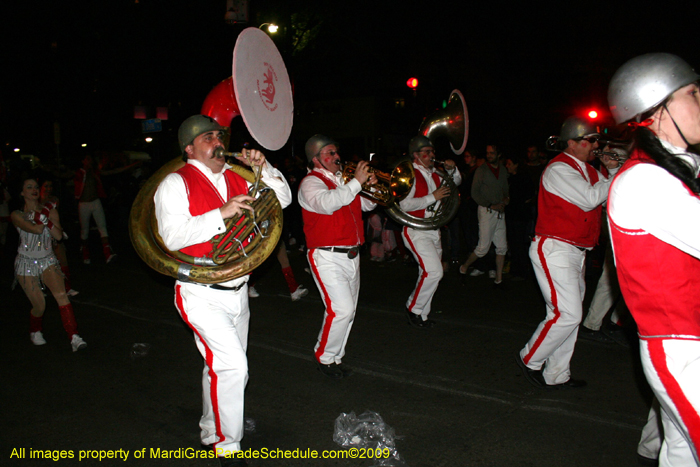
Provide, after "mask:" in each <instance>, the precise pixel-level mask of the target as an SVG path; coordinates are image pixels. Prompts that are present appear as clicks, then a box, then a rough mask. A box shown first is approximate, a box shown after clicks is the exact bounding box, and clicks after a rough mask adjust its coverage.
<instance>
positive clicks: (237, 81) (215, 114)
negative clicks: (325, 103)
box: [129, 28, 294, 284]
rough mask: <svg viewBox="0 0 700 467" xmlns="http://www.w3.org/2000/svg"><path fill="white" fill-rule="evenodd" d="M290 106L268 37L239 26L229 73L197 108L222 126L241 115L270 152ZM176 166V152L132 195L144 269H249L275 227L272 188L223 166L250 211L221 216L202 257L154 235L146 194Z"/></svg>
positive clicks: (190, 277)
mask: <svg viewBox="0 0 700 467" xmlns="http://www.w3.org/2000/svg"><path fill="white" fill-rule="evenodd" d="M293 110H294V108H293V103H292V91H291V86H290V82H289V76H288V75H287V69H286V67H285V66H284V61H283V60H282V57H281V55H280V54H279V52H278V51H277V48H276V47H275V45H274V43H273V42H272V39H270V38H269V36H268V35H267V34H265V33H264V32H263V31H261V30H259V29H257V28H247V29H245V30H243V31H242V32H241V34H240V35H239V36H238V39H237V41H236V45H235V47H234V51H233V63H232V75H231V77H230V78H228V79H226V80H224V81H222V82H220V83H219V84H218V85H217V86H216V87H214V89H212V91H211V92H210V93H209V95H207V97H206V99H205V100H204V104H203V105H202V109H201V113H202V114H203V115H208V116H210V117H212V118H213V119H214V120H216V121H217V122H218V123H219V125H221V126H222V127H226V128H229V127H230V125H231V121H232V120H233V118H235V117H237V116H241V117H242V118H243V121H244V123H245V125H246V127H247V128H248V131H249V132H250V134H251V136H252V137H253V138H254V139H255V140H256V141H257V142H258V143H259V144H260V145H261V146H262V147H264V148H265V149H268V150H271V151H276V150H278V149H280V148H281V147H282V146H284V144H285V143H286V142H287V139H288V138H289V135H290V133H291V128H292V119H293ZM220 152H221V154H219V156H226V155H228V156H233V157H236V153H227V154H224V153H226V151H220ZM239 154H240V153H239ZM239 157H240V156H239ZM184 164H185V162H183V161H182V159H181V158H180V157H178V158H176V159H173V160H172V161H170V162H169V163H167V164H166V165H164V166H163V167H161V168H160V169H159V170H158V171H157V172H156V173H155V174H154V175H153V176H152V177H151V178H149V179H148V180H147V181H146V183H145V184H144V185H143V187H142V188H141V190H140V191H139V193H138V195H137V196H136V199H135V200H134V204H133V206H132V208H131V214H130V216H129V235H130V237H131V241H132V243H133V245H134V248H135V250H136V252H137V253H138V255H139V256H140V257H141V259H143V261H144V262H145V263H146V264H147V265H148V266H150V267H151V268H153V269H155V270H156V271H158V272H160V273H162V274H165V275H169V276H172V277H175V278H177V279H178V280H181V281H193V282H199V283H204V284H216V283H221V282H226V281H229V280H231V279H235V278H237V277H241V276H244V275H246V274H248V273H250V271H252V270H253V269H255V268H256V267H257V266H259V265H260V264H262V263H263V262H264V261H265V259H267V257H268V256H269V255H270V254H271V253H272V251H274V249H275V247H276V245H277V242H278V240H279V238H280V236H281V233H282V207H281V205H280V203H279V200H278V199H277V196H276V195H275V193H274V191H273V190H272V189H270V188H269V187H267V186H265V184H264V183H263V182H262V181H260V177H259V172H258V175H257V176H256V175H255V174H254V173H253V172H251V171H250V170H249V169H248V168H244V167H242V166H241V165H232V167H231V169H230V170H232V171H233V172H235V173H237V174H238V175H240V176H241V177H243V178H244V179H245V180H246V181H247V182H248V184H249V185H250V190H249V194H250V195H251V196H253V197H254V198H255V200H254V201H252V202H251V206H252V207H253V209H254V213H252V214H251V213H250V212H249V211H247V210H245V211H244V213H243V214H242V215H241V216H237V217H234V218H231V219H226V221H225V224H226V228H227V229H226V232H225V233H223V234H221V235H217V236H215V237H214V238H212V239H211V240H210V242H211V243H212V247H213V251H212V254H211V255H209V256H206V257H202V258H196V257H192V256H188V255H185V254H184V253H182V252H180V251H170V250H169V249H168V248H167V247H165V245H164V244H163V240H162V238H161V237H160V235H159V234H158V222H157V219H156V217H155V206H154V203H153V196H154V194H155V191H156V189H157V188H158V185H160V183H161V181H162V180H163V179H164V178H165V177H166V176H167V175H169V174H170V173H172V172H175V171H177V170H179V169H180V168H181V167H182V166H183V165H184ZM258 170H259V167H258Z"/></svg>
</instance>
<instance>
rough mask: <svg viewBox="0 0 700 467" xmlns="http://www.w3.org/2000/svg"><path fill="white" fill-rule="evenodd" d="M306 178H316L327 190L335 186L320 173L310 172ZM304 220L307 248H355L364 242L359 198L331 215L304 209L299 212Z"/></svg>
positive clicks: (335, 186) (333, 188)
mask: <svg viewBox="0 0 700 467" xmlns="http://www.w3.org/2000/svg"><path fill="white" fill-rule="evenodd" d="M307 177H318V178H320V179H321V180H322V181H323V183H325V184H326V186H327V187H328V189H329V190H335V189H336V188H338V187H337V185H336V184H335V183H333V182H332V181H330V180H328V179H327V178H326V177H324V176H323V175H322V174H321V173H319V172H317V171H312V172H311V173H309V174H308V175H307ZM300 186H301V184H300ZM301 215H302V218H303V220H304V235H305V236H306V246H307V248H309V249H311V248H318V247H322V246H355V245H362V244H363V243H364V241H365V229H364V223H363V221H362V204H361V200H360V197H359V196H356V197H355V199H354V200H353V201H352V203H350V204H348V205H347V206H343V207H342V208H340V209H338V210H337V211H335V212H334V213H333V214H330V215H329V214H318V213H316V212H311V211H308V210H306V209H302V210H301Z"/></svg>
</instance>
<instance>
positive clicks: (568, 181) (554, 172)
mask: <svg viewBox="0 0 700 467" xmlns="http://www.w3.org/2000/svg"><path fill="white" fill-rule="evenodd" d="M564 155H566V156H568V157H570V158H571V159H572V160H574V161H575V162H576V163H577V164H578V165H579V166H580V167H581V171H582V172H583V174H584V177H585V179H584V178H581V173H580V172H579V171H578V170H576V169H574V168H573V167H571V166H570V165H568V164H565V163H563V162H554V163H552V164H550V165H549V166H548V167H547V168H546V169H545V171H544V173H543V174H542V186H543V187H544V189H545V190H547V191H548V192H550V193H552V194H553V195H556V196H559V197H560V198H563V199H565V200H566V201H568V202H570V203H571V204H573V205H575V206H577V207H579V208H581V209H582V210H584V211H586V212H588V211H592V210H593V209H595V208H597V207H598V206H600V205H601V204H602V203H603V202H605V200H606V199H607V198H608V189H609V188H610V182H611V181H612V178H613V176H614V175H615V174H616V173H617V171H618V168H614V169H610V171H609V172H610V177H609V178H606V177H604V176H603V174H601V173H600V172H598V182H597V183H596V184H595V185H591V182H590V180H589V179H588V170H586V163H585V162H581V161H580V160H579V159H577V158H575V157H574V156H572V155H571V154H567V153H564Z"/></svg>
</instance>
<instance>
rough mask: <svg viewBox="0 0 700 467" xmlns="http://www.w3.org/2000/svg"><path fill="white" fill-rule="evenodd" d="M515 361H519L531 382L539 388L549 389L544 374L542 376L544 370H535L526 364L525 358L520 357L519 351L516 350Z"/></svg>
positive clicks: (524, 373) (526, 377)
mask: <svg viewBox="0 0 700 467" xmlns="http://www.w3.org/2000/svg"><path fill="white" fill-rule="evenodd" d="M515 361H516V362H517V363H518V366H519V367H520V369H521V370H523V375H524V376H525V379H527V381H528V382H529V383H530V384H532V385H533V386H535V387H536V388H539V389H548V387H547V383H545V382H544V376H542V370H533V369H532V368H529V367H528V366H527V365H525V362H523V359H522V358H521V357H520V352H519V351H518V352H515Z"/></svg>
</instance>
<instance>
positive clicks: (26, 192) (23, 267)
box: [11, 178, 87, 352]
mask: <svg viewBox="0 0 700 467" xmlns="http://www.w3.org/2000/svg"><path fill="white" fill-rule="evenodd" d="M20 196H21V197H22V198H23V199H24V205H23V207H22V209H21V210H19V209H18V210H16V211H13V212H12V214H11V219H12V223H13V224H14V226H15V227H16V228H17V232H18V233H19V237H20V243H19V247H18V248H17V258H16V259H15V276H16V278H17V282H19V284H20V285H21V286H22V289H23V290H24V293H25V294H26V295H27V298H28V299H29V301H30V302H31V304H32V309H31V312H30V314H29V338H30V340H31V342H32V343H33V344H34V345H44V344H46V340H44V336H43V332H42V331H43V329H42V318H43V316H44V311H45V309H46V300H45V298H44V294H43V291H42V284H43V285H45V286H46V287H47V288H48V289H49V290H50V291H51V294H52V295H53V297H54V298H55V299H56V302H58V309H59V311H60V313H61V321H62V322H63V327H64V329H65V330H66V333H67V334H68V338H69V339H70V343H71V347H72V349H73V352H76V351H78V350H81V349H84V348H85V347H87V344H86V343H85V341H84V340H83V339H82V338H81V337H80V336H79V335H78V325H77V323H76V321H75V316H74V314H73V305H71V303H70V301H69V300H68V295H67V294H66V289H65V286H64V282H63V274H62V273H61V269H60V265H59V262H58V259H57V258H56V255H55V254H54V252H53V247H52V237H53V238H55V239H60V238H62V237H63V229H62V228H61V224H60V221H59V218H58V212H57V211H56V209H54V205H53V204H50V203H48V204H46V205H42V204H40V203H39V184H38V183H37V181H36V180H35V179H33V178H27V179H25V180H24V181H23V183H22V192H21V194H20Z"/></svg>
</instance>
